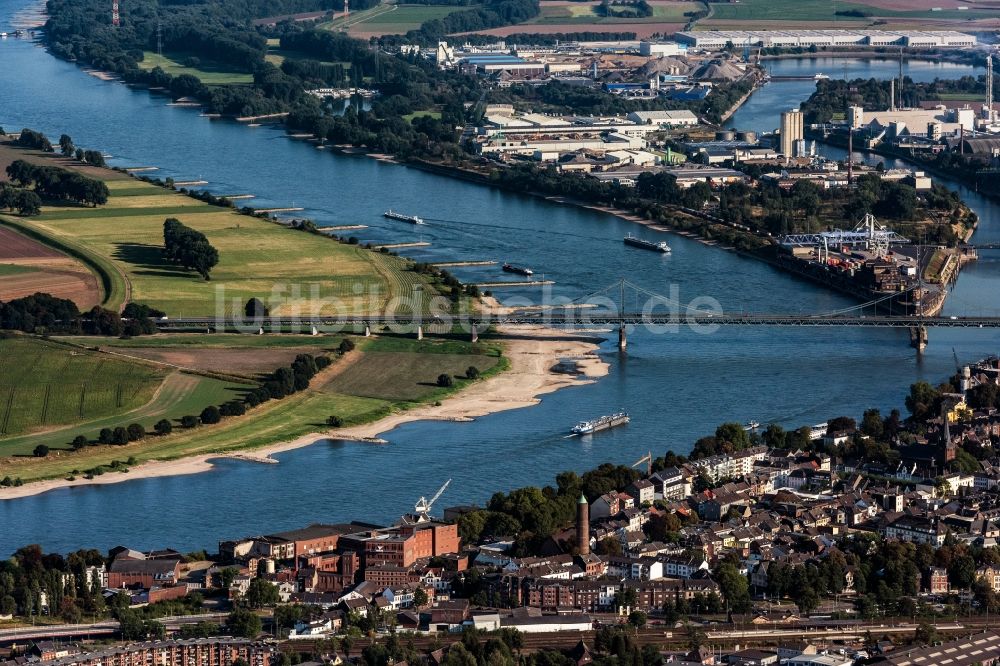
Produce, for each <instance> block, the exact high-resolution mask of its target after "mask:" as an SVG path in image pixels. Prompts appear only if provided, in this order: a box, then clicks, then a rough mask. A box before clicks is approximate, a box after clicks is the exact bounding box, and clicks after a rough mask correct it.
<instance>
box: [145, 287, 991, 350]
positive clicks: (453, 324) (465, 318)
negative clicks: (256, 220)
mask: <svg viewBox="0 0 1000 666" xmlns="http://www.w3.org/2000/svg"><path fill="white" fill-rule="evenodd" d="M898 296H899V294H892V295H888V296H884V297H882V298H880V299H878V300H874V301H869V302H867V303H860V304H858V305H855V306H851V307H847V308H842V309H839V310H833V311H828V312H821V313H760V312H739V313H736V312H724V311H723V310H722V307H721V306H720V305H719V304H718V302H717V301H715V300H714V299H710V300H708V301H704V302H701V301H700V299H696V300H697V301H699V302H697V303H696V304H694V305H692V304H685V303H681V302H680V301H679V300H678V299H676V298H672V297H668V296H664V295H662V294H658V293H656V292H653V291H651V290H649V289H646V288H644V287H641V286H640V285H637V284H635V283H633V282H630V281H629V280H626V279H624V278H623V279H620V280H618V281H616V282H615V283H613V284H611V285H608V286H607V287H605V288H603V289H600V290H597V291H595V292H592V293H590V294H587V295H586V296H582V297H580V298H577V299H574V300H572V301H567V302H563V303H557V304H552V305H539V306H536V307H532V308H521V309H503V310H500V311H497V312H464V313H460V314H456V313H454V312H447V311H442V312H436V313H435V312H421V311H414V310H409V311H403V310H400V311H395V312H382V313H377V312H375V313H373V312H364V313H349V312H342V313H336V314H330V315H302V316H299V315H273V316H267V317H256V318H251V317H241V316H239V315H227V316H223V317H182V318H177V319H163V320H160V321H158V322H157V326H158V327H159V328H160V329H163V330H171V329H173V330H178V329H180V330H185V329H186V330H202V331H207V332H219V331H226V330H237V331H240V332H244V333H246V332H256V333H259V334H264V333H265V332H275V333H280V332H311V333H313V334H319V333H321V332H322V333H327V332H343V331H348V330H353V331H357V332H358V333H359V334H363V335H365V336H368V335H371V333H372V331H373V330H378V329H385V328H388V329H389V330H392V331H393V332H397V333H399V332H410V333H413V334H415V335H416V337H417V338H418V339H422V338H423V336H424V332H425V330H427V329H428V328H434V329H436V330H442V329H443V330H448V331H455V330H460V331H465V332H468V333H469V334H470V335H471V338H472V340H473V341H476V340H478V336H479V333H480V332H482V331H484V330H486V329H487V328H489V327H490V326H524V325H534V326H547V327H552V328H559V329H567V330H585V329H591V328H595V327H597V328H611V329H617V331H618V346H619V348H620V349H622V350H624V349H625V348H626V346H627V344H628V338H627V336H628V329H630V328H633V327H646V328H648V329H649V330H652V331H664V332H672V331H673V330H679V328H680V327H682V326H686V327H688V328H690V329H696V330H699V331H700V332H711V331H713V330H715V329H716V328H717V327H724V326H728V327H732V326H742V327H755V326H778V327H789V326H795V327H806V326H811V327H852V328H905V329H908V330H909V331H910V339H911V344H913V345H914V346H915V347H918V348H921V349H922V348H923V346H925V345H926V342H927V329H929V328H991V329H997V328H1000V316H998V315H995V314H988V315H987V314H982V315H969V316H933V317H932V316H921V315H914V314H903V315H893V314H880V312H879V305H880V304H881V303H882V302H883V301H886V300H888V299H890V298H895V297H898Z"/></svg>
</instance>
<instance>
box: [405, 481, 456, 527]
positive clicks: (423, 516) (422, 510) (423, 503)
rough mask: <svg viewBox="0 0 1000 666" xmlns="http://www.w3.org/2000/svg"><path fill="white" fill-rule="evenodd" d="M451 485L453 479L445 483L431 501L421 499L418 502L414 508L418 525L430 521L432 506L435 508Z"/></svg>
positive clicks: (424, 498)
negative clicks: (435, 504)
mask: <svg viewBox="0 0 1000 666" xmlns="http://www.w3.org/2000/svg"><path fill="white" fill-rule="evenodd" d="M450 483H451V479H448V480H447V481H445V482H444V485H443V486H441V487H440V488H438V491H437V492H436V493H434V496H433V497H431V498H430V499H427V498H426V497H421V498H420V499H418V500H417V503H416V504H415V505H414V506H413V515H414V517H416V519H417V522H418V523H424V522H427V521H429V520H430V512H431V506H433V505H434V502H436V501H437V500H438V498H439V497H441V495H442V494H444V491H445V489H446V488H447V487H448V484H450Z"/></svg>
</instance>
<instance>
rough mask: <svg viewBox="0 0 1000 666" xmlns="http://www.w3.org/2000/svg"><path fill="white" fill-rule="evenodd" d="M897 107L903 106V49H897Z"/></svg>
mask: <svg viewBox="0 0 1000 666" xmlns="http://www.w3.org/2000/svg"><path fill="white" fill-rule="evenodd" d="M899 108H901V109H902V108H903V49H899Z"/></svg>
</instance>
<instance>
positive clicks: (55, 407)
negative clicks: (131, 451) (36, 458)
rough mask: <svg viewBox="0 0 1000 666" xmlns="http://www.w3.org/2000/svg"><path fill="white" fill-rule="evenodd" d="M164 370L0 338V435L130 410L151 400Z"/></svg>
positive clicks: (58, 346) (56, 346)
mask: <svg viewBox="0 0 1000 666" xmlns="http://www.w3.org/2000/svg"><path fill="white" fill-rule="evenodd" d="M166 375H167V373H166V372H165V371H162V370H160V369H158V368H155V367H153V366H150V365H148V364H142V363H134V362H130V361H127V360H123V359H117V358H114V357H109V356H106V355H103V354H97V353H93V352H88V351H84V350H82V349H77V348H73V347H67V346H63V345H61V344H58V343H55V342H47V341H44V340H37V339H33V338H27V337H20V336H16V337H10V338H7V339H0V437H5V436H9V435H16V434H20V433H27V432H31V431H34V430H38V429H40V428H46V427H52V426H57V425H61V424H66V423H73V422H77V421H84V420H93V419H98V418H101V417H107V416H113V415H119V414H122V413H125V412H128V411H130V410H132V409H136V408H138V407H141V406H142V405H144V404H145V403H147V402H149V401H150V399H152V397H153V394H154V393H155V392H156V390H157V388H158V387H159V386H160V385H161V384H162V383H163V380H164V378H165V377H166ZM6 449H7V447H6V446H5V445H4V444H3V442H2V440H0V450H6ZM28 453H30V450H29V451H28Z"/></svg>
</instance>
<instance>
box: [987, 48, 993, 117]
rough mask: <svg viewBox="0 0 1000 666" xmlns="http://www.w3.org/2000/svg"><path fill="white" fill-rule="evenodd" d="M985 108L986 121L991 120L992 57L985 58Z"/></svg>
mask: <svg viewBox="0 0 1000 666" xmlns="http://www.w3.org/2000/svg"><path fill="white" fill-rule="evenodd" d="M986 108H987V109H988V110H989V112H990V113H989V116H988V120H992V119H993V55H992V54H991V55H988V56H986Z"/></svg>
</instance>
